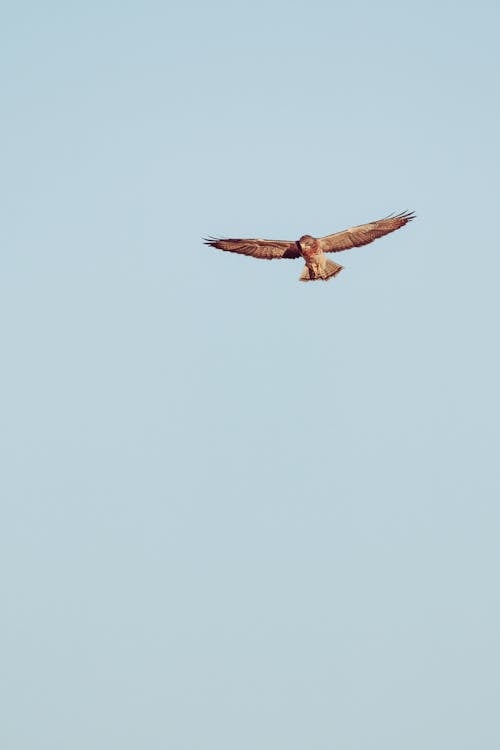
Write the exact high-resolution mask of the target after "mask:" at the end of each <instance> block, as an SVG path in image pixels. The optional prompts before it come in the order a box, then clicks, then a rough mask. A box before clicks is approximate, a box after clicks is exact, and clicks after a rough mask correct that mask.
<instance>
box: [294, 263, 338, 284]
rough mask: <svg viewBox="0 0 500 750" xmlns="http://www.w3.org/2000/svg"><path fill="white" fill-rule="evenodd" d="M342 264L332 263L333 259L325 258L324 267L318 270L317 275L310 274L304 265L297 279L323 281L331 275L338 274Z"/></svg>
mask: <svg viewBox="0 0 500 750" xmlns="http://www.w3.org/2000/svg"><path fill="white" fill-rule="evenodd" d="M343 267H344V266H339V264H338V263H334V262H333V260H327V261H326V264H325V268H324V270H323V271H320V272H319V274H318V275H317V276H311V272H310V271H309V269H308V267H307V266H304V270H303V271H302V273H301V274H300V277H299V281H318V280H319V279H322V280H323V281H327V280H328V279H331V277H332V276H336V275H337V274H339V273H340V272H341V271H342V269H343Z"/></svg>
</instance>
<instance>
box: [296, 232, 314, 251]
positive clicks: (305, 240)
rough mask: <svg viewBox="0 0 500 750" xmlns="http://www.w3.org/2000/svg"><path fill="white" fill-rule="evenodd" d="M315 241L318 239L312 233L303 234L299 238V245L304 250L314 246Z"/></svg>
mask: <svg viewBox="0 0 500 750" xmlns="http://www.w3.org/2000/svg"><path fill="white" fill-rule="evenodd" d="M315 242H316V240H315V239H314V237H311V235H310V234H303V235H302V237H301V238H300V240H299V245H300V246H301V248H302V249H303V250H309V249H310V248H312V247H313V246H314V243H315Z"/></svg>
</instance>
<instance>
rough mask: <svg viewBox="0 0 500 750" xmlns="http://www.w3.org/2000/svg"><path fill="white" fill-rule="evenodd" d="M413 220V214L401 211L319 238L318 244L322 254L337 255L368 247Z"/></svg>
mask: <svg viewBox="0 0 500 750" xmlns="http://www.w3.org/2000/svg"><path fill="white" fill-rule="evenodd" d="M414 218H415V214H414V213H413V212H411V211H403V213H400V214H396V215H391V216H386V218H385V219H379V220H378V221H373V222H371V223H370V224H360V226H359V227H352V228H351V229H345V230H344V231H343V232H336V233H335V234H329V235H328V236H327V237H321V238H320V239H319V243H320V246H321V249H322V250H323V252H324V253H338V252H340V251H341V250H349V249H350V248H351V247H360V246H361V245H368V244H369V243H370V242H373V241H374V240H376V239H378V238H379V237H383V236H384V234H389V233H390V232H394V231H395V230H396V229H400V227H404V225H405V224H408V222H409V221H411V220H412V219H414Z"/></svg>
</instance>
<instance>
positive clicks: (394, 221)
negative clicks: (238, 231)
mask: <svg viewBox="0 0 500 750" xmlns="http://www.w3.org/2000/svg"><path fill="white" fill-rule="evenodd" d="M414 218H415V214H414V213H412V212H410V211H404V212H403V213H401V214H396V215H394V214H391V215H390V216H387V217H386V218H385V219H379V220H378V221H372V222H371V223H370V224H360V226H359V227H352V228H351V229H345V230H344V231H343V232H336V233H335V234H329V235H328V236H327V237H311V235H310V234H304V235H302V237H301V238H300V239H299V240H296V241H294V240H260V239H247V240H246V239H230V238H224V239H218V238H217V237H209V238H207V239H205V240H204V242H205V244H207V245H211V246H212V247H217V248H219V250H228V251H229V252H231V253H242V254H243V255H252V256H253V257H254V258H265V259H267V260H272V259H273V258H301V257H302V258H304V260H305V262H306V265H305V267H304V270H303V271H302V273H301V275H300V281H316V280H318V279H323V281H326V280H327V279H329V278H331V277H332V276H337V274H339V273H340V272H341V271H342V268H343V266H340V265H339V264H338V263H334V262H333V261H331V260H328V259H327V258H326V257H325V253H338V252H340V251H341V250H349V249H350V248H351V247H360V246H361V245H368V244H369V243H370V242H373V240H376V239H378V238H379V237H383V236H384V234H389V233H390V232H394V231H395V230H396V229H399V228H400V227H404V225H405V224H407V223H408V222H409V221H411V220H412V219H414Z"/></svg>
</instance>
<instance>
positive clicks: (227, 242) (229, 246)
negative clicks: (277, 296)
mask: <svg viewBox="0 0 500 750" xmlns="http://www.w3.org/2000/svg"><path fill="white" fill-rule="evenodd" d="M204 242H205V244H206V245H211V246H212V247H217V248H219V250H228V251H229V252H230V253H242V254H243V255H251V256H253V257H254V258H265V259H266V260H272V259H273V258H300V254H301V253H300V250H299V248H298V246H297V243H296V242H288V241H287V240H258V239H249V240H244V239H230V238H227V239H217V237H209V238H208V239H205V240H204Z"/></svg>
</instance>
